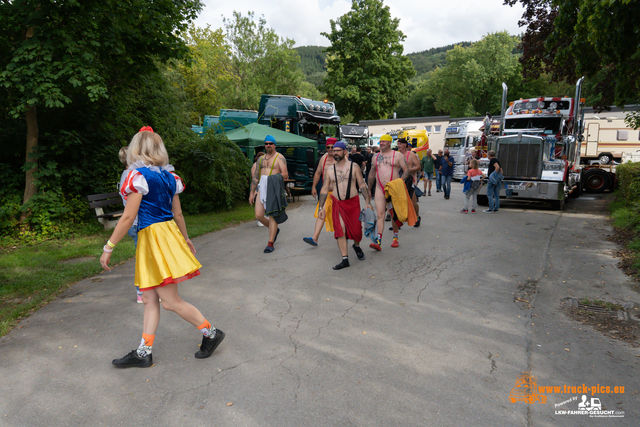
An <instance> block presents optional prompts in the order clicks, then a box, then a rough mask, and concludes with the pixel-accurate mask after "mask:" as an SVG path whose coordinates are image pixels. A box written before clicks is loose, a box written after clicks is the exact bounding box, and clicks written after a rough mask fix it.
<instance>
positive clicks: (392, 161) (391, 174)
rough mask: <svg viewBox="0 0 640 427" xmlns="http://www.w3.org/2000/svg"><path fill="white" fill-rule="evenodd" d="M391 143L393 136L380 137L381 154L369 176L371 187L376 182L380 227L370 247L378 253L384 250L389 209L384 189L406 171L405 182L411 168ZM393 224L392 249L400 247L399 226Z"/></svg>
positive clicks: (373, 164) (377, 211) (377, 213)
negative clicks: (383, 236) (383, 239)
mask: <svg viewBox="0 0 640 427" xmlns="http://www.w3.org/2000/svg"><path fill="white" fill-rule="evenodd" d="M391 141H393V138H391V135H388V134H386V135H382V136H381V137H380V152H379V153H377V154H376V155H375V156H374V158H373V160H372V161H371V173H370V174H369V182H368V184H369V186H372V185H373V182H374V180H375V181H376V184H375V186H376V192H375V195H376V197H375V202H376V216H377V226H378V237H377V238H376V242H375V243H371V245H369V246H370V247H371V248H373V249H375V250H376V251H380V250H382V248H381V246H380V245H381V244H382V231H383V230H384V216H385V212H386V207H387V200H386V198H385V194H384V187H385V186H386V185H387V182H389V181H393V180H394V179H397V178H398V175H399V171H400V170H402V171H404V173H403V174H402V177H401V178H402V179H403V180H404V179H406V178H407V177H408V176H409V168H408V167H407V162H405V161H404V156H402V154H400V155H398V156H396V154H397V153H396V152H395V151H394V150H392V149H391ZM391 224H392V226H393V242H392V243H391V247H393V248H397V247H398V246H400V245H399V243H398V225H397V224H396V222H395V221H391Z"/></svg>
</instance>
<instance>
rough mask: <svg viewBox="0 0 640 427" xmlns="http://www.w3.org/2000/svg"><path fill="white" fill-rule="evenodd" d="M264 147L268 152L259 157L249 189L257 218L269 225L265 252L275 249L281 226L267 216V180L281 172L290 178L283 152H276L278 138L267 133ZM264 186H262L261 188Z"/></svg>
mask: <svg viewBox="0 0 640 427" xmlns="http://www.w3.org/2000/svg"><path fill="white" fill-rule="evenodd" d="M264 148H265V151H266V152H267V154H265V155H264V156H262V157H261V158H260V159H258V165H257V167H256V169H255V171H254V173H253V176H252V177H251V190H249V204H250V205H253V204H254V203H255V212H256V219H257V220H258V221H260V222H261V223H262V225H264V226H265V227H269V243H268V244H267V247H266V248H265V249H264V252H265V253H270V252H273V251H274V247H273V244H274V243H275V242H276V239H277V238H278V233H280V228H278V224H277V223H276V220H275V219H273V217H269V219H267V218H265V216H264V212H265V207H266V206H265V205H266V202H267V195H266V191H263V190H266V182H267V177H268V176H269V175H274V174H278V173H279V174H281V175H282V178H284V179H288V178H289V172H288V171H287V162H286V160H285V159H284V156H283V155H282V154H279V153H278V152H276V139H275V138H274V137H273V136H271V135H267V137H266V138H265V139H264ZM261 186H262V188H260V187H261Z"/></svg>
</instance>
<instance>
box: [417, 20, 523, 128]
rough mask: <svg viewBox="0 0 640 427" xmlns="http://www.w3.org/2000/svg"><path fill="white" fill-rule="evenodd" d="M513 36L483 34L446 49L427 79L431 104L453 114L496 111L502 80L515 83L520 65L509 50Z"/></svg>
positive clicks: (518, 77)
mask: <svg viewBox="0 0 640 427" xmlns="http://www.w3.org/2000/svg"><path fill="white" fill-rule="evenodd" d="M516 44H517V38H516V37H514V36H510V35H509V34H508V33H507V32H498V33H493V34H488V35H486V36H484V37H483V38H482V39H481V40H480V41H478V42H476V43H474V44H472V45H471V46H470V47H466V48H464V47H462V46H456V47H455V48H453V49H452V50H450V51H448V52H447V65H446V66H444V67H442V68H437V69H436V70H434V71H433V73H432V74H431V76H430V77H431V78H430V79H429V80H428V81H427V83H426V84H427V85H428V88H429V89H428V92H430V93H431V94H432V95H434V97H435V99H436V101H435V107H436V109H438V110H439V111H447V112H449V114H450V115H452V116H455V117H469V116H477V115H484V114H485V113H486V112H487V111H489V112H491V113H496V112H499V111H500V101H501V96H502V90H501V89H500V86H501V83H502V82H507V84H508V85H509V86H516V85H518V84H519V80H520V79H521V77H520V66H519V64H518V57H517V56H516V55H514V54H513V49H514V47H515V46H516Z"/></svg>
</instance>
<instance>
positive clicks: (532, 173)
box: [478, 78, 584, 209]
mask: <svg viewBox="0 0 640 427" xmlns="http://www.w3.org/2000/svg"><path fill="white" fill-rule="evenodd" d="M583 81H584V78H581V79H580V80H578V83H577V84H576V94H575V97H574V98H561V97H554V98H552V97H540V98H532V99H520V100H517V101H514V102H512V103H511V104H510V105H509V108H508V109H506V100H507V85H506V84H504V83H503V84H502V89H503V92H502V113H501V121H500V122H501V129H500V134H499V136H497V137H495V136H487V142H488V146H489V150H494V151H495V152H496V157H497V158H498V160H499V161H500V165H501V166H502V169H503V175H504V181H503V183H504V185H503V188H502V189H501V190H500V195H501V196H504V197H507V198H509V199H524V200H547V201H550V202H551V203H552V204H553V206H554V208H555V209H562V208H563V206H564V202H565V200H566V199H567V197H569V196H570V195H571V196H573V197H577V196H579V195H580V193H581V192H582V183H581V182H580V179H581V171H580V168H579V165H580V145H581V142H582V139H583V132H584V119H583V111H582V108H583V104H584V100H583V99H581V98H580V96H581V93H582V82H583ZM480 162H481V169H484V170H483V171H484V172H485V173H487V168H488V164H489V160H488V159H481V161H480ZM492 172H493V171H492ZM478 203H481V204H486V203H487V186H486V185H484V186H482V187H481V188H480V189H479V191H478Z"/></svg>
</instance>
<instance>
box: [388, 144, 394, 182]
mask: <svg viewBox="0 0 640 427" xmlns="http://www.w3.org/2000/svg"><path fill="white" fill-rule="evenodd" d="M395 163H396V152H395V150H394V152H393V157H392V158H391V176H390V177H389V181H392V180H393V165H394V164H395Z"/></svg>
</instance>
